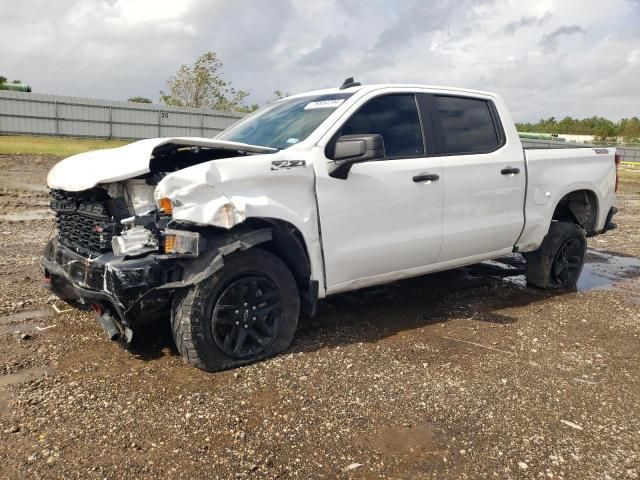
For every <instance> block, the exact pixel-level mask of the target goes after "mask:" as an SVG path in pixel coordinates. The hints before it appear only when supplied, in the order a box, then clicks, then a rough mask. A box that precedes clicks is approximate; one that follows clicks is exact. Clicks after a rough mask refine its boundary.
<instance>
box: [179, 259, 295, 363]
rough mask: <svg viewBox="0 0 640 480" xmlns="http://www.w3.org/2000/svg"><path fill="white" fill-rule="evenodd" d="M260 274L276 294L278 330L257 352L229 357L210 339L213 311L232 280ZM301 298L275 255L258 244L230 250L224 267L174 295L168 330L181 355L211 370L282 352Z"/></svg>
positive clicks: (290, 334) (286, 345)
mask: <svg viewBox="0 0 640 480" xmlns="http://www.w3.org/2000/svg"><path fill="white" fill-rule="evenodd" d="M252 275H260V276H262V277H264V278H266V279H268V281H270V282H272V284H273V285H275V287H276V289H277V291H278V292H279V302H280V306H279V309H278V310H279V316H278V321H277V328H276V329H275V333H274V334H273V338H272V340H271V341H270V343H269V344H268V345H267V346H265V347H263V348H264V350H263V351H262V352H259V353H257V354H256V355H252V356H251V357H249V358H233V357H232V356H229V355H228V354H226V353H225V352H224V351H223V349H222V348H221V346H220V345H219V342H218V343H216V340H215V339H214V336H215V334H214V327H213V326H212V314H213V313H214V308H215V307H216V304H217V302H218V299H219V298H220V297H221V295H224V294H225V292H226V290H225V289H226V288H228V286H229V285H231V284H233V282H236V281H239V280H242V279H243V278H245V277H247V278H248V277H250V276H252ZM299 312H300V297H299V293H298V288H297V285H296V282H295V280H294V278H293V275H292V274H291V272H290V271H289V269H288V268H287V266H286V265H285V264H284V262H283V261H282V260H280V259H279V258H278V257H276V256H275V255H273V254H271V253H269V252H267V251H265V250H262V249H260V248H255V247H254V248H252V249H249V250H246V251H244V252H238V253H233V254H231V255H229V256H228V257H226V258H225V261H224V266H223V267H222V269H220V270H219V271H218V272H216V273H215V274H213V275H212V276H211V277H209V278H208V279H206V280H204V281H203V282H201V283H199V284H197V285H195V286H193V287H192V288H190V289H188V290H184V291H182V292H180V293H179V294H177V295H176V297H175V298H174V301H173V307H172V313H171V329H172V332H173V338H174V340H175V342H176V346H177V348H178V351H179V352H180V354H181V355H182V357H183V359H184V360H185V361H186V362H187V363H190V364H191V365H194V366H196V367H198V368H200V369H202V370H205V371H208V372H215V371H220V370H226V369H229V368H234V367H238V366H240V365H246V364H248V363H252V362H255V361H258V360H262V359H264V358H267V357H270V356H273V355H276V354H278V353H280V352H282V351H284V350H286V349H287V348H288V347H289V345H290V344H291V341H292V340H293V336H294V334H295V331H296V328H297V325H298V315H299Z"/></svg>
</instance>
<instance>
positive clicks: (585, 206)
mask: <svg viewBox="0 0 640 480" xmlns="http://www.w3.org/2000/svg"><path fill="white" fill-rule="evenodd" d="M552 219H553V220H558V221H561V222H570V223H575V224H578V225H580V226H581V227H582V228H584V229H585V231H586V232H587V235H593V234H595V233H596V231H595V230H596V222H597V219H598V198H597V197H596V194H595V193H594V192H592V191H591V190H576V191H575V192H571V193H568V194H567V195H565V196H564V197H562V199H561V200H560V201H559V202H558V205H557V206H556V209H555V211H554V212H553V217H552Z"/></svg>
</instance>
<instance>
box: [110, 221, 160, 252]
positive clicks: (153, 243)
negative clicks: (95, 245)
mask: <svg viewBox="0 0 640 480" xmlns="http://www.w3.org/2000/svg"><path fill="white" fill-rule="evenodd" d="M111 247H112V248H113V253H114V255H116V256H119V257H120V256H123V255H140V254H143V253H147V252H155V251H156V250H158V239H157V238H156V236H155V235H154V234H153V233H152V232H150V231H149V230H147V229H146V228H144V227H143V226H140V225H137V226H134V227H131V228H130V229H128V230H125V231H123V232H122V233H121V234H120V235H117V236H114V237H113V238H112V239H111Z"/></svg>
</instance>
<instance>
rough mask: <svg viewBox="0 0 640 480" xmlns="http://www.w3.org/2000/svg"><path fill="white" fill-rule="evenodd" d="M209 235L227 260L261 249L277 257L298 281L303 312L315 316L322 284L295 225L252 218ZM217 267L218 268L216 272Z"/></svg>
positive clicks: (217, 249)
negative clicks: (239, 251)
mask: <svg viewBox="0 0 640 480" xmlns="http://www.w3.org/2000/svg"><path fill="white" fill-rule="evenodd" d="M205 236H206V237H208V238H209V239H210V243H211V244H213V245H216V252H217V253H216V254H222V256H223V257H224V256H226V255H229V254H231V253H233V252H235V251H238V250H246V249H248V248H261V249H263V250H266V251H268V252H269V253H272V254H273V255H275V256H277V257H278V258H279V259H280V260H282V261H283V262H284V264H285V265H286V266H287V268H288V269H289V271H290V272H291V274H292V275H293V278H294V279H295V281H296V285H297V287H298V291H299V292H300V302H301V307H302V309H303V311H304V312H305V313H307V314H309V315H313V314H315V309H316V304H317V301H318V290H319V282H318V281H316V280H313V276H312V266H311V257H310V255H309V248H308V246H307V244H306V242H305V238H304V235H303V234H302V232H301V231H300V229H298V228H297V227H296V226H295V225H293V224H292V223H290V222H287V221H286V220H281V219H277V218H267V217H250V218H247V219H246V220H245V221H244V222H243V223H241V224H239V225H237V226H236V227H234V228H232V229H230V230H223V229H220V228H217V227H210V228H207V229H206V230H205ZM221 266H222V264H220V265H219V266H218V267H217V268H221ZM217 268H216V267H215V266H214V267H213V269H212V270H216V269H217ZM205 270H206V269H205Z"/></svg>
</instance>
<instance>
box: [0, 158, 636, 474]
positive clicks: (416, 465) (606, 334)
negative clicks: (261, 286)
mask: <svg viewBox="0 0 640 480" xmlns="http://www.w3.org/2000/svg"><path fill="white" fill-rule="evenodd" d="M53 162H54V159H51V158H29V157H7V156H5V157H2V156H0V169H1V170H0V171H1V172H2V173H1V175H2V178H0V292H1V293H0V478H3V479H4V478H10V479H24V478H51V479H58V478H70V479H71V478H82V479H91V478H96V479H103V478H107V479H112V478H113V479H115V478H132V479H133V478H139V479H143V478H145V479H146V478H149V479H151V478H185V479H196V478H221V479H226V478H301V479H307V478H416V479H420V478H444V479H459V478H536V479H538V478H572V479H607V478H611V479H626V478H628V479H637V478H638V476H639V475H640V457H639V456H640V400H639V398H640V374H639V369H640V348H639V347H640V337H639V333H640V288H639V287H640V260H638V259H637V258H636V257H638V256H639V255H640V184H639V183H633V182H631V183H625V184H623V190H624V192H623V193H621V194H620V196H619V206H620V207H621V212H620V214H619V215H618V216H617V221H618V224H619V228H618V230H616V231H614V232H610V233H609V234H607V235H604V236H600V237H597V238H593V239H590V241H589V244H590V247H591V250H590V253H589V257H588V264H587V266H586V267H585V271H584V273H583V276H582V279H581V282H580V288H579V291H578V292H569V293H567V292H565V293H558V292H545V291H539V290H535V289H531V288H527V287H526V284H525V283H524V277H523V276H522V273H523V272H522V268H523V264H522V260H521V259H520V258H519V257H517V256H515V257H513V258H507V259H502V260H500V261H496V262H486V263H483V264H480V265H476V266H472V267H468V268H461V269H458V270H454V271H451V272H445V273H441V274H435V275H430V276H426V277H423V278H417V279H412V280H408V281H403V282H399V283H395V284H392V285H389V286H385V287H380V288H374V289H367V290H363V291H359V292H354V293H349V294H344V295H338V296H335V297H331V298H329V299H327V300H326V301H324V302H322V304H321V306H320V311H319V313H318V315H317V316H316V317H315V318H313V319H303V320H302V323H301V326H300V329H299V332H298V334H297V336H296V339H295V341H294V344H293V346H292V347H291V349H290V350H289V351H288V352H287V353H286V354H284V355H281V356H279V357H277V358H274V359H271V360H268V361H264V362H261V363H258V364H255V365H251V366H248V367H245V368H240V369H237V370H234V371H228V372H223V373H217V374H206V373H203V372H200V371H198V370H196V369H194V368H192V367H190V366H187V365H185V364H183V362H182V360H181V359H180V357H179V356H178V355H177V354H176V350H175V347H174V345H173V343H172V340H171V337H170V334H169V331H168V329H167V327H166V325H159V326H157V327H154V328H149V329H147V330H146V331H145V332H142V334H140V335H138V337H137V341H136V343H135V345H134V347H133V349H132V351H124V350H122V349H120V348H119V347H118V346H117V345H115V344H113V343H110V342H109V341H108V340H106V339H105V336H104V334H103V332H102V329H101V327H99V325H98V324H97V323H96V322H95V321H94V319H93V317H92V315H91V314H89V313H87V312H81V311H77V310H71V311H67V310H66V308H67V307H66V306H65V305H64V304H62V303H60V302H56V301H55V299H54V298H52V297H51V296H50V295H49V293H48V292H47V291H46V290H44V289H43V288H41V286H40V280H41V273H40V270H39V266H38V259H39V255H40V251H41V249H42V247H43V245H44V243H45V241H46V239H47V237H48V235H49V234H50V232H51V229H52V221H51V219H49V218H46V216H47V215H48V214H47V212H46V208H47V194H46V189H45V188H44V187H43V185H44V179H45V176H46V171H47V170H48V168H49V167H50V166H51V165H52V164H53ZM43 217H45V218H43ZM54 307H55V308H57V309H58V310H63V312H62V313H56V311H55V310H54Z"/></svg>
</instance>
